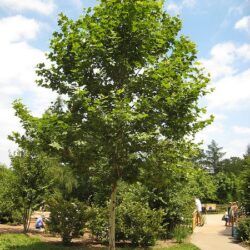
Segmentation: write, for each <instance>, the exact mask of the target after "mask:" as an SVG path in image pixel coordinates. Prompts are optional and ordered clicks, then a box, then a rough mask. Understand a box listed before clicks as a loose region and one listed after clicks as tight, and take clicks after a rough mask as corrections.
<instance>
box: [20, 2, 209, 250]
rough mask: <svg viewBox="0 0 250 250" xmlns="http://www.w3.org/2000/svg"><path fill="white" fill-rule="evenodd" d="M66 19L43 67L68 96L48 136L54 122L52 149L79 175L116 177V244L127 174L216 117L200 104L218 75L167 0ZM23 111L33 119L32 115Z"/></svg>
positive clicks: (108, 6) (117, 5) (103, 5)
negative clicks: (119, 199)
mask: <svg viewBox="0 0 250 250" xmlns="http://www.w3.org/2000/svg"><path fill="white" fill-rule="evenodd" d="M58 24H59V31H57V32H55V33H54V34H53V38H52V40H51V43H50V47H51V51H50V52H49V53H48V59H49V60H50V61H51V65H50V66H49V67H47V66H46V65H45V64H40V65H39V66H38V70H37V73H38V75H39V76H40V79H39V81H38V83H39V85H40V86H44V87H47V88H51V89H52V90H54V91H56V92H57V93H58V94H65V95H67V97H68V101H67V102H66V103H65V105H64V107H63V108H62V109H60V111H58V110H57V111H55V110H54V111H53V112H54V114H53V112H51V113H49V114H48V113H47V114H46V115H47V117H45V116H44V117H43V118H42V122H41V123H40V125H41V126H38V127H39V129H40V132H41V131H43V132H41V133H40V135H41V134H43V136H46V133H47V132H48V130H49V129H51V133H52V134H53V136H48V137H46V140H48V141H47V145H50V147H47V149H48V150H50V151H52V150H51V149H52V148H54V149H55V151H57V152H58V154H60V155H61V160H62V161H64V163H65V164H69V165H71V166H72V167H77V168H78V169H79V170H78V175H82V174H83V173H84V172H87V173H88V174H89V175H90V176H97V177H98V176H101V178H100V179H101V181H102V183H105V185H109V187H110V230H109V247H110V249H115V206H116V191H117V185H118V183H119V181H120V180H123V181H125V182H133V181H135V180H137V179H138V177H139V175H140V172H141V169H143V168H145V169H146V168H148V167H149V164H148V159H149V158H152V157H153V155H152V152H153V149H154V148H157V147H158V148H159V149H161V147H164V149H165V148H166V147H168V146H170V147H172V148H173V149H175V148H177V147H176V145H177V144H180V145H185V141H187V138H191V137H192V136H193V135H194V134H195V133H196V132H197V131H199V130H200V129H202V128H203V127H204V126H205V125H207V124H208V123H209V122H210V121H211V120H202V119H201V118H200V115H201V113H203V112H205V109H204V108H200V107H199V106H198V100H199V99H200V97H202V96H204V95H205V94H207V93H208V92H209V90H208V89H207V83H208V81H209V78H208V77H207V76H206V75H205V74H204V72H203V70H202V69H201V68H200V66H199V65H198V64H197V63H196V59H197V57H196V53H197V51H196V48H195V44H194V43H193V42H191V41H190V40H189V39H188V38H187V37H184V36H179V31H180V30H181V21H180V20H179V18H177V17H171V16H170V15H168V14H167V13H165V12H164V11H163V1H158V0H140V1H139V0H126V1H123V0H102V1H100V4H99V5H98V6H96V7H95V8H94V9H93V10H91V9H88V10H87V11H86V12H84V14H83V15H82V16H81V17H80V18H79V19H78V20H76V21H73V20H71V19H69V18H67V17H66V16H65V15H63V14H61V15H60V17H59V21H58ZM16 107H17V109H18V108H19V111H20V110H21V109H23V108H22V107H20V105H19V106H18V105H16ZM17 113H18V114H19V117H20V118H21V120H23V124H25V123H29V124H31V123H32V119H30V117H29V116H26V115H24V113H23V112H18V111H17ZM52 118H53V119H52ZM46 119H47V120H46ZM51 119H52V120H53V126H50V125H49V123H48V121H49V120H51ZM45 121H47V122H46V129H45V127H44V128H42V127H43V126H42V125H44V124H45ZM36 122H39V121H37V120H36ZM48 127H49V128H48ZM26 128H27V129H29V128H28V127H27V126H26ZM62 128H64V129H62ZM56 129H58V130H57V131H60V132H55V130H56ZM61 129H62V130H61ZM33 135H34V134H33ZM38 135H39V133H37V134H35V135H34V136H38ZM42 140H44V139H42ZM49 140H50V141H49ZM164 141H165V142H168V143H163V142H164ZM178 155H180V154H178ZM150 167H153V166H152V165H150Z"/></svg>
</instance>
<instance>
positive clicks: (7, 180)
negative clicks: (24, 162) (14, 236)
mask: <svg viewBox="0 0 250 250" xmlns="http://www.w3.org/2000/svg"><path fill="white" fill-rule="evenodd" d="M13 184H14V173H13V171H12V169H10V168H7V167H6V166H5V165H0V222H1V223H13V222H21V218H20V214H19V213H18V211H17V210H16V206H15V195H14V194H15V192H14V187H13Z"/></svg>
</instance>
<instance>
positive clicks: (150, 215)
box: [116, 200, 164, 246]
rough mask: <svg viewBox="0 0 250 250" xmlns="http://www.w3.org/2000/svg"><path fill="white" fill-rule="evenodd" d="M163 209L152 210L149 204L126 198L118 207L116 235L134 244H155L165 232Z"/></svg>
mask: <svg viewBox="0 0 250 250" xmlns="http://www.w3.org/2000/svg"><path fill="white" fill-rule="evenodd" d="M163 216H164V213H163V210H152V209H150V208H149V206H148V205H147V204H144V203H140V202H132V201H128V200H125V201H124V202H122V203H121V204H120V205H119V206H118V207H117V225H116V237H117V239H118V240H130V241H131V242H132V244H134V245H141V246H148V245H154V244H155V241H156V240H157V238H158V237H159V236H160V235H161V233H162V232H163V226H162V221H163Z"/></svg>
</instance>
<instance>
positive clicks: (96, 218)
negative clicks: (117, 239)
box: [86, 206, 109, 242]
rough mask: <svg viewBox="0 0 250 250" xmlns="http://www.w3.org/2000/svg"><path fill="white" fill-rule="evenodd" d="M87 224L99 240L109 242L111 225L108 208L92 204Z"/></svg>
mask: <svg viewBox="0 0 250 250" xmlns="http://www.w3.org/2000/svg"><path fill="white" fill-rule="evenodd" d="M86 226H87V228H88V229H89V230H91V233H92V234H93V235H94V236H95V237H96V239H97V240H98V241H101V242H107V241H108V227H109V224H108V208H107V207H98V206H92V207H91V208H90V213H89V219H88V221H87V224H86Z"/></svg>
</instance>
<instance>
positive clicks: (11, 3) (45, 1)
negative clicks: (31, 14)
mask: <svg viewBox="0 0 250 250" xmlns="http://www.w3.org/2000/svg"><path fill="white" fill-rule="evenodd" d="M0 6H1V8H6V9H11V10H13V11H16V12H21V11H26V10H27V11H36V12H39V13H41V14H44V15H49V14H51V13H52V12H53V10H54V9H55V4H54V1H53V0H0Z"/></svg>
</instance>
